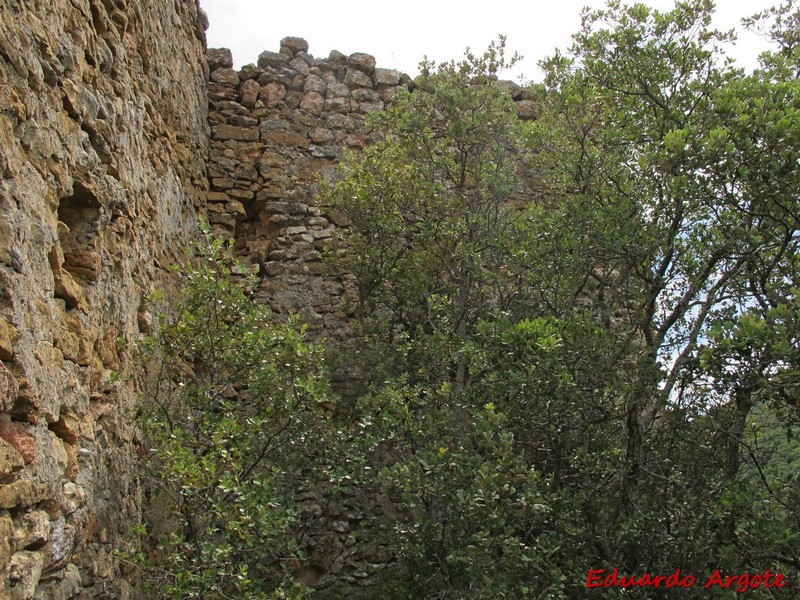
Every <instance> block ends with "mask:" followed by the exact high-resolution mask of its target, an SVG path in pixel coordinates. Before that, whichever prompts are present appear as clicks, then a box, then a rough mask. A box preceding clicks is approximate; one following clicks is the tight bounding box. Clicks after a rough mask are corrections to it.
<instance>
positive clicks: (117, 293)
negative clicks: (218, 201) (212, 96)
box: [0, 0, 208, 600]
mask: <svg viewBox="0 0 800 600" xmlns="http://www.w3.org/2000/svg"><path fill="white" fill-rule="evenodd" d="M205 27H206V23H205V16H204V15H203V14H202V12H201V11H200V10H199V8H198V6H197V4H196V2H195V0H148V1H134V0H3V1H2V2H0V361H2V362H0V597H2V598H13V599H15V600H18V599H29V598H37V599H38V598H45V599H46V598H53V599H56V598H59V599H61V598H75V597H80V598H126V597H129V596H130V595H131V592H130V588H129V586H128V585H127V584H126V582H125V581H124V577H125V573H124V572H120V565H119V564H118V563H116V561H114V560H113V559H112V553H113V551H114V549H115V548H116V547H118V546H119V540H120V538H121V536H122V535H123V534H124V533H125V532H126V530H127V528H128V526H129V525H130V524H131V523H132V522H135V521H136V520H137V519H138V514H139V510H140V491H139V485H138V476H137V472H136V468H135V456H136V455H135V446H136V437H135V429H134V426H133V423H132V411H133V407H134V404H135V402H136V399H137V395H136V392H135V390H134V387H133V383H132V381H131V379H130V377H129V376H130V368H131V366H130V365H131V362H130V360H129V359H130V353H131V348H132V344H133V343H134V342H135V341H136V340H137V338H139V336H140V335H141V333H142V332H144V331H147V330H148V328H149V327H150V320H151V318H152V316H151V315H150V314H149V312H148V308H147V306H146V303H145V302H144V296H145V295H146V294H147V292H149V291H150V290H151V289H152V288H153V287H154V286H155V285H157V284H158V282H159V281H160V280H162V279H163V277H164V274H165V273H166V268H167V266H168V265H169V264H171V263H172V262H173V260H174V256H175V253H176V252H177V251H178V250H179V249H180V246H182V245H185V244H186V243H187V242H188V241H189V239H190V238H191V237H193V235H195V231H196V212H197V211H196V207H198V206H200V207H202V204H203V202H204V200H205V190H206V189H207V175H206V167H205V157H206V155H207V142H208V125H207V120H206V117H207V113H206V105H207V98H206V94H205V82H206V79H207V70H206V69H207V67H206V64H205V60H204V50H205V34H204V31H205ZM123 566H124V565H123Z"/></svg>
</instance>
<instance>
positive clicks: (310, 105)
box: [300, 92, 325, 115]
mask: <svg viewBox="0 0 800 600" xmlns="http://www.w3.org/2000/svg"><path fill="white" fill-rule="evenodd" d="M324 105H325V99H324V98H323V97H322V96H320V95H319V94H318V93H317V92H309V93H308V94H306V95H305V96H303V100H302V102H300V108H302V109H304V110H307V111H308V112H310V113H311V114H312V115H319V114H321V113H322V107H323V106H324Z"/></svg>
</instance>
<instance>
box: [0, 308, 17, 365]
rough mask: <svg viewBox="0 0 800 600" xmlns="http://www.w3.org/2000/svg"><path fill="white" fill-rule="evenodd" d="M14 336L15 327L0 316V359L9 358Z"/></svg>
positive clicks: (12, 348)
mask: <svg viewBox="0 0 800 600" xmlns="http://www.w3.org/2000/svg"><path fill="white" fill-rule="evenodd" d="M16 337H17V328H16V327H14V326H13V325H10V324H9V323H8V322H7V321H6V320H5V319H4V318H3V317H0V360H11V358H12V356H13V355H14V341H15V339H16Z"/></svg>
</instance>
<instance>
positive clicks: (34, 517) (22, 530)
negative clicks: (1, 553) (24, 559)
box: [14, 510, 50, 550]
mask: <svg viewBox="0 0 800 600" xmlns="http://www.w3.org/2000/svg"><path fill="white" fill-rule="evenodd" d="M49 535H50V516H49V515H48V514H47V513H46V512H44V511H43V510H32V511H30V512H28V513H25V514H24V515H22V517H20V518H19V519H17V520H16V521H15V522H14V544H15V545H16V547H17V549H20V550H31V549H35V548H39V547H41V546H43V545H44V544H45V543H46V542H47V538H48V536H49Z"/></svg>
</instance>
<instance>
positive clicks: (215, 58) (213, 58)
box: [206, 48, 233, 71]
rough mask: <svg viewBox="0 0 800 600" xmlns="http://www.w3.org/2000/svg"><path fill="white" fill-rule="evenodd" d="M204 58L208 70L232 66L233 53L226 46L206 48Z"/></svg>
mask: <svg viewBox="0 0 800 600" xmlns="http://www.w3.org/2000/svg"><path fill="white" fill-rule="evenodd" d="M206 60H207V61H208V69H209V70H210V71H216V70H217V69H230V68H231V67H233V55H232V54H231V51H230V50H229V49H228V48H209V49H208V50H206Z"/></svg>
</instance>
